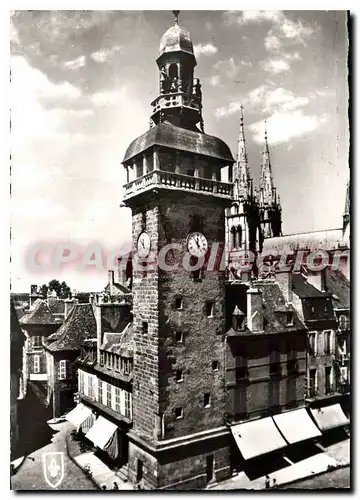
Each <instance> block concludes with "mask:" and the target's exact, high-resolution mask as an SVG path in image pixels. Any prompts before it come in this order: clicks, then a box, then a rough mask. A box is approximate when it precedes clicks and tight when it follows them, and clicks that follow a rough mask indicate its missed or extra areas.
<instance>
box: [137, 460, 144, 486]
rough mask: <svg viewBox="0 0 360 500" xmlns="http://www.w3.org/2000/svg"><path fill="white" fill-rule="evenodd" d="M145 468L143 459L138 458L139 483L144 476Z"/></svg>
mask: <svg viewBox="0 0 360 500" xmlns="http://www.w3.org/2000/svg"><path fill="white" fill-rule="evenodd" d="M143 468H144V463H143V461H142V460H140V459H139V458H138V460H137V466H136V482H137V483H139V482H140V481H141V480H142V478H143Z"/></svg>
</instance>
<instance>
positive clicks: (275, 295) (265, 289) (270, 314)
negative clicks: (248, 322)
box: [253, 280, 306, 333]
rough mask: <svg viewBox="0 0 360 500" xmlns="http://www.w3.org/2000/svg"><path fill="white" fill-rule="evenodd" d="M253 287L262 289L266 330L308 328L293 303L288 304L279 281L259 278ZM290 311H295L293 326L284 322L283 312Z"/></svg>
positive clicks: (271, 331) (288, 330)
mask: <svg viewBox="0 0 360 500" xmlns="http://www.w3.org/2000/svg"><path fill="white" fill-rule="evenodd" d="M253 287H254V288H259V289H260V290H261V291H262V302H263V314H264V319H265V325H264V330H265V332H269V333H275V332H281V331H286V332H292V331H297V330H305V329H306V326H305V325H304V323H303V322H302V321H301V320H300V318H299V316H298V314H297V312H296V310H295V308H294V307H293V305H292V304H286V302H285V299H284V296H283V294H282V292H281V290H280V287H279V285H278V283H276V282H271V281H268V282H267V281H265V280H264V281H263V282H262V281H261V280H257V281H256V282H254V283H253ZM288 311H292V312H293V324H292V325H291V326H290V325H289V326H287V325H286V323H285V324H284V319H283V318H284V315H283V313H284V312H288Z"/></svg>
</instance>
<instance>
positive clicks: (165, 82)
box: [151, 10, 204, 132]
mask: <svg viewBox="0 0 360 500" xmlns="http://www.w3.org/2000/svg"><path fill="white" fill-rule="evenodd" d="M179 12H180V11H178V10H176V11H173V14H174V16H175V19H174V25H173V26H171V27H170V28H169V29H168V30H167V31H166V32H165V33H164V34H163V36H162V37H161V40H160V49H159V57H158V58H157V60H156V63H157V65H158V68H159V92H160V95H159V97H157V99H155V100H154V101H153V102H152V103H151V104H152V106H153V113H152V115H151V120H152V122H153V123H154V124H155V125H157V124H158V123H160V122H164V121H167V122H169V123H172V124H173V125H176V126H179V127H183V128H187V129H189V130H196V131H198V129H197V127H196V125H198V126H199V128H200V130H201V131H202V132H204V124H203V120H202V112H201V111H202V92H201V84H200V80H199V79H198V78H197V79H194V68H195V66H196V58H195V56H194V49H193V44H192V41H191V37H190V33H189V32H188V30H187V29H185V28H183V27H181V26H179V23H178V15H179Z"/></svg>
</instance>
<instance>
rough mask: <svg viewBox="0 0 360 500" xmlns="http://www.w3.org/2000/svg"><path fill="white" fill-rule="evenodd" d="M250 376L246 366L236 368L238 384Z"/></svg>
mask: <svg viewBox="0 0 360 500" xmlns="http://www.w3.org/2000/svg"><path fill="white" fill-rule="evenodd" d="M248 376H249V372H248V369H247V367H246V366H237V367H236V368H235V380H236V382H238V381H239V380H245V379H247V378H248Z"/></svg>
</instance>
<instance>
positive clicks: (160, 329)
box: [123, 11, 234, 489]
mask: <svg viewBox="0 0 360 500" xmlns="http://www.w3.org/2000/svg"><path fill="white" fill-rule="evenodd" d="M174 14H175V22H174V25H173V26H171V27H170V28H169V29H168V30H167V31H166V33H165V34H164V35H163V36H162V38H161V41H160V51H159V56H158V58H157V64H158V67H159V87H160V94H159V96H158V97H157V98H156V99H155V100H154V102H153V103H152V106H153V110H152V114H151V126H150V129H149V130H148V131H147V132H145V133H144V134H143V135H141V136H140V137H138V138H137V139H135V140H134V141H133V142H132V143H131V144H130V145H129V147H128V149H127V151H126V153H125V157H124V159H123V166H124V168H125V170H126V172H127V183H126V184H125V186H124V202H125V203H126V205H127V206H128V207H130V208H131V210H132V251H133V255H134V256H135V258H138V259H140V261H141V262H144V261H145V262H146V261H147V262H150V263H152V266H151V269H148V268H142V269H140V270H139V269H137V268H136V266H135V265H134V266H133V287H132V292H133V331H134V341H135V350H134V368H133V422H132V430H131V431H130V432H129V433H128V438H129V450H128V451H129V453H128V456H129V462H128V465H129V479H130V480H131V481H132V482H133V483H141V485H142V488H143V489H154V488H157V489H167V488H169V489H196V488H203V487H205V486H206V484H207V483H209V482H211V481H213V480H215V479H216V480H220V479H222V478H226V477H229V475H230V453H229V447H230V431H229V429H228V427H226V426H225V425H224V413H225V406H226V405H225V397H226V396H225V394H226V393H225V366H224V362H223V359H224V358H223V349H224V332H225V269H224V270H223V269H222V268H221V266H220V268H218V267H217V266H215V268H213V269H209V268H208V267H207V266H204V263H205V262H206V259H208V258H209V255H211V253H212V251H215V253H216V252H217V249H218V248H219V247H221V246H223V245H224V241H225V227H224V210H225V208H226V207H227V206H228V205H230V203H231V201H232V199H233V185H232V184H231V183H227V182H221V174H220V171H221V169H222V168H223V167H228V168H229V167H230V168H231V166H232V164H233V163H234V159H233V157H232V154H231V152H230V150H229V148H228V146H227V145H226V144H225V143H224V142H223V141H222V140H220V139H218V138H217V137H213V136H210V135H207V134H205V133H204V127H203V122H202V113H201V111H202V99H201V87H200V81H199V80H198V79H197V80H194V68H195V66H196V59H195V56H194V52H193V45H192V41H191V38H190V34H189V32H188V31H187V30H186V29H185V28H182V27H180V26H179V24H178V14H179V11H174ZM154 263H156V264H155V265H154ZM189 263H190V266H191V267H189Z"/></svg>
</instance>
